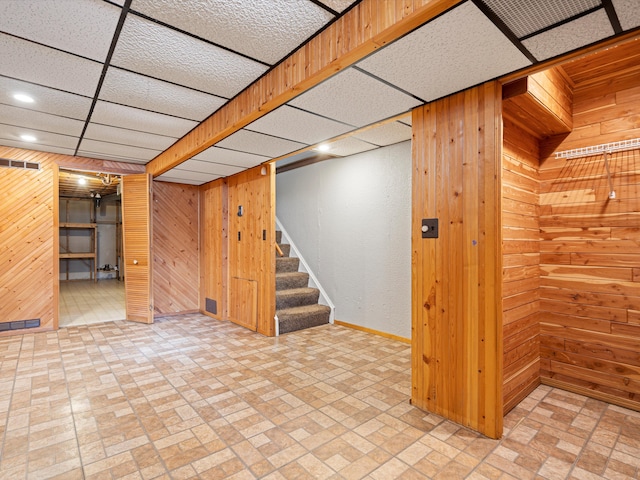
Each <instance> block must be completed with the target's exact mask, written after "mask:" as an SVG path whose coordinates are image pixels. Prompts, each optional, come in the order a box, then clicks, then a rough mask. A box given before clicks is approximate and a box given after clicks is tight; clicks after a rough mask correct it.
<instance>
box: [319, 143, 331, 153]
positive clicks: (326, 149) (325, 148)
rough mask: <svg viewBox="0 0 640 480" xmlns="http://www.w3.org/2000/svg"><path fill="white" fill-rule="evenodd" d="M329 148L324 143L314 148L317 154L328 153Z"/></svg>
mask: <svg viewBox="0 0 640 480" xmlns="http://www.w3.org/2000/svg"><path fill="white" fill-rule="evenodd" d="M329 148H330V147H329V145H328V144H326V143H322V144H320V145H318V146H317V147H316V150H317V151H319V152H328V151H329Z"/></svg>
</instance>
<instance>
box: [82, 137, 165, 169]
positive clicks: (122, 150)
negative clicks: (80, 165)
mask: <svg viewBox="0 0 640 480" xmlns="http://www.w3.org/2000/svg"><path fill="white" fill-rule="evenodd" d="M159 153H160V150H149V149H147V148H140V147H131V146H129V145H119V144H116V143H109V142H99V141H96V140H89V139H86V138H85V139H83V140H82V143H81V144H80V148H79V150H78V155H83V156H87V157H95V158H105V159H111V160H118V161H121V162H135V163H147V162H148V161H149V160H151V159H152V158H154V157H155V156H156V155H158V154H159Z"/></svg>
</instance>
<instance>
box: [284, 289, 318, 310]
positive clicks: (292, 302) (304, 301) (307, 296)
mask: <svg viewBox="0 0 640 480" xmlns="http://www.w3.org/2000/svg"><path fill="white" fill-rule="evenodd" d="M318 297H319V292H318V291H317V290H316V291H315V292H309V293H303V294H296V295H281V294H278V293H276V310H282V309H284V308H293V307H303V306H305V305H314V304H316V303H318Z"/></svg>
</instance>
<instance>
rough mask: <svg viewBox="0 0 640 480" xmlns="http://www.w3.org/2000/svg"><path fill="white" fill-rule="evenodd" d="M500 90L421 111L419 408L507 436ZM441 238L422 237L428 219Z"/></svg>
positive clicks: (415, 354)
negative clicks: (504, 425)
mask: <svg viewBox="0 0 640 480" xmlns="http://www.w3.org/2000/svg"><path fill="white" fill-rule="evenodd" d="M501 110H502V109H501V89H500V86H499V85H498V84H497V83H495V82H489V83H487V84H485V85H482V86H479V87H476V88H472V89H469V90H467V91H464V92H462V93H459V94H456V95H452V96H450V97H448V98H445V99H442V100H438V101H436V102H432V103H430V104H428V105H425V106H424V107H419V108H416V109H414V111H413V178H412V183H413V192H412V197H413V202H412V203H413V210H412V301H411V303H412V349H411V350H412V395H411V399H412V403H413V404H414V405H416V406H418V407H420V408H423V409H425V410H429V411H432V412H435V413H437V414H439V415H442V416H445V417H447V418H449V419H451V420H453V421H455V422H458V423H461V424H463V425H466V426H468V427H470V428H472V429H474V430H477V431H479V432H482V433H484V434H485V435H487V436H489V437H493V438H498V437H500V436H501V435H502V417H503V415H502V411H503V408H502V350H503V347H502V270H501V269H502V266H501V263H502V262H501V257H500V254H499V252H500V238H501V215H500V212H501V193H502V192H501V187H500V183H501V182H500V178H501V172H500V165H501V159H500V157H501V145H502V134H501V125H502V123H501V114H502V111H501ZM434 217H437V218H438V219H439V238H437V239H423V238H421V219H423V218H434Z"/></svg>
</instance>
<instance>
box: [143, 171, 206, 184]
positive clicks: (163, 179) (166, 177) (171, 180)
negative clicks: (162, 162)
mask: <svg viewBox="0 0 640 480" xmlns="http://www.w3.org/2000/svg"><path fill="white" fill-rule="evenodd" d="M153 181H154V182H155V181H159V182H168V183H183V184H186V185H202V182H200V181H199V180H183V179H180V178H173V177H171V176H169V175H168V174H166V173H165V174H163V175H160V176H159V177H155V178H154V179H153Z"/></svg>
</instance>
